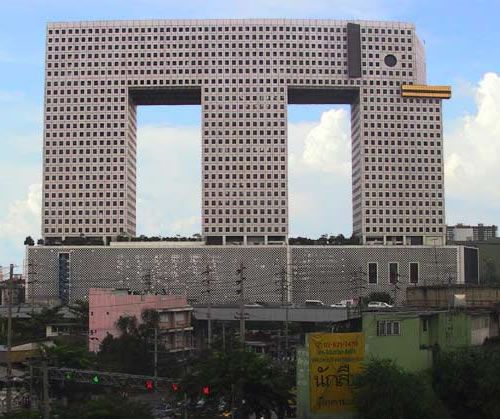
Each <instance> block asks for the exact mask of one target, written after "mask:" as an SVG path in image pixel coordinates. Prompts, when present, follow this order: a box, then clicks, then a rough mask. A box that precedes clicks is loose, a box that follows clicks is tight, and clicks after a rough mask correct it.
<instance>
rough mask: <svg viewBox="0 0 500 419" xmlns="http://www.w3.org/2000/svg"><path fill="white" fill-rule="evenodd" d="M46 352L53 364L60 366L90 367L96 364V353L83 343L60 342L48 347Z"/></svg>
mask: <svg viewBox="0 0 500 419" xmlns="http://www.w3.org/2000/svg"><path fill="white" fill-rule="evenodd" d="M45 353H46V355H47V357H48V358H49V359H50V361H51V364H54V365H57V366H58V367H64V368H78V369H90V368H93V367H94V365H95V354H93V353H92V352H89V351H88V350H87V348H86V347H85V346H81V345H76V344H70V343H58V344H56V345H55V346H51V347H46V348H45Z"/></svg>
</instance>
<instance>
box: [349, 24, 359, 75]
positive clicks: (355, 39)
mask: <svg viewBox="0 0 500 419" xmlns="http://www.w3.org/2000/svg"><path fill="white" fill-rule="evenodd" d="M347 72H348V75H349V77H361V28H360V26H359V25H358V24H356V23H348V24H347Z"/></svg>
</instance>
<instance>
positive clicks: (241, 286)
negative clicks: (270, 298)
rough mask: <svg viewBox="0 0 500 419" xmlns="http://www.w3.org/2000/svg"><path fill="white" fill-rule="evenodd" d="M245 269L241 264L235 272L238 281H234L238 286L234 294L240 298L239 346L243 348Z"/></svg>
mask: <svg viewBox="0 0 500 419" xmlns="http://www.w3.org/2000/svg"><path fill="white" fill-rule="evenodd" d="M245 269H246V267H245V266H243V262H241V264H240V267H239V268H238V269H237V270H236V274H237V275H238V279H237V280H236V285H239V288H238V290H236V293H238V294H239V296H240V312H239V315H238V317H239V320H240V340H241V345H242V346H243V347H244V346H245V287H244V282H245V276H244V272H245Z"/></svg>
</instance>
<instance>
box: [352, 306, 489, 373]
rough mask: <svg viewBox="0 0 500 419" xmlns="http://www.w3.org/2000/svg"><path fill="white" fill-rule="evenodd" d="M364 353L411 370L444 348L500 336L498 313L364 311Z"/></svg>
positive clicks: (427, 362)
mask: <svg viewBox="0 0 500 419" xmlns="http://www.w3.org/2000/svg"><path fill="white" fill-rule="evenodd" d="M362 324H363V326H362V330H363V333H364V336H365V353H366V357H367V358H370V357H373V358H385V359H391V360H393V361H395V362H396V363H397V364H398V365H400V366H401V367H403V368H405V369H407V370H411V371H418V370H425V369H428V368H430V367H431V366H432V363H433V358H434V356H435V355H436V354H437V353H439V352H442V351H450V350H453V349H458V348H461V347H467V346H473V345H482V344H483V343H484V342H485V340H486V339H487V338H491V337H494V336H498V313H496V312H493V311H491V310H486V309H473V310H472V309H471V310H445V309H397V310H396V309H395V310H384V311H367V312H364V313H363V319H362Z"/></svg>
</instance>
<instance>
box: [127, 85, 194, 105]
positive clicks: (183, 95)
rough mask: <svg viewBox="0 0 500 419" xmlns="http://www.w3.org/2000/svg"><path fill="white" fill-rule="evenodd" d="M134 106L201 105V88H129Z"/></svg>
mask: <svg viewBox="0 0 500 419" xmlns="http://www.w3.org/2000/svg"><path fill="white" fill-rule="evenodd" d="M129 95H130V98H131V99H132V101H133V102H134V104H135V105H201V87H198V86H183V87H166V86H153V87H143V86H141V87H130V88H129Z"/></svg>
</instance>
